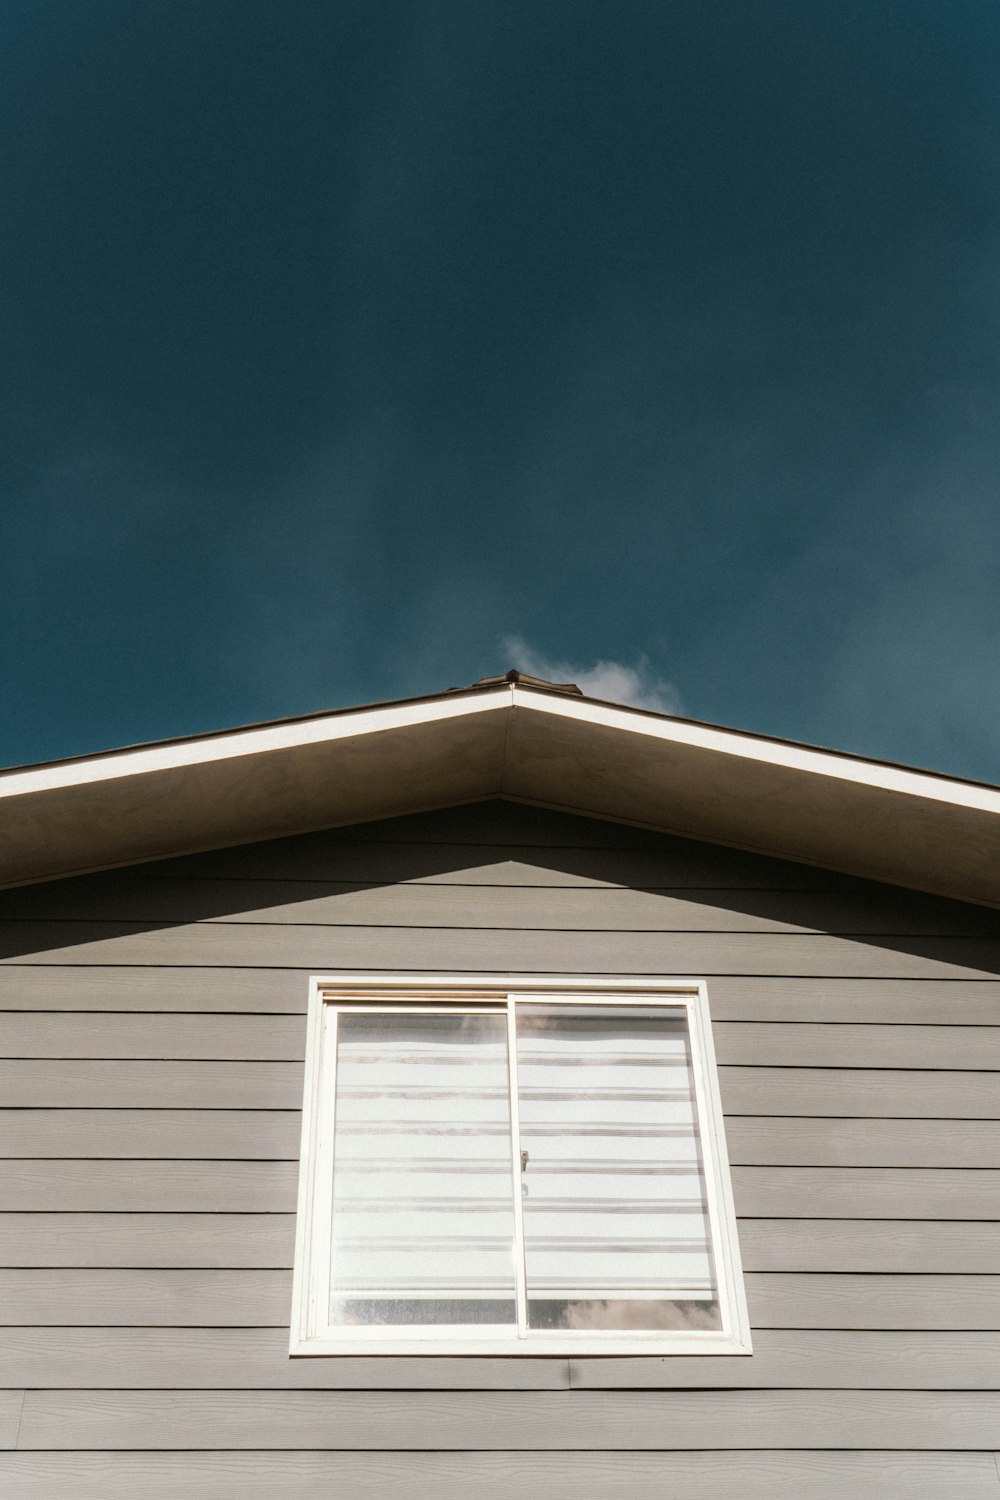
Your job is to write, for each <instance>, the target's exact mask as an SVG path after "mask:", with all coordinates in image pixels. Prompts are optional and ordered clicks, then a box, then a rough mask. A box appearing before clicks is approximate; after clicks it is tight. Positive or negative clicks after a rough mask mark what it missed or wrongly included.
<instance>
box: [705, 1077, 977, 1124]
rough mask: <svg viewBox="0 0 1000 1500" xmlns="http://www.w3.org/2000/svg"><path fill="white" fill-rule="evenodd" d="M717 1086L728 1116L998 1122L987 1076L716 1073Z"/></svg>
mask: <svg viewBox="0 0 1000 1500" xmlns="http://www.w3.org/2000/svg"><path fill="white" fill-rule="evenodd" d="M719 1085H720V1088H721V1090H722V1105H723V1108H724V1109H725V1111H726V1113H727V1114H734V1115H778V1114H783V1115H838V1116H844V1117H850V1116H857V1117H867V1116H872V1117H874V1118H876V1119H878V1118H887V1119H902V1118H913V1119H918V1120H919V1119H926V1120H933V1119H938V1118H941V1119H966V1120H974V1119H984V1120H995V1119H997V1118H1000V1089H998V1087H997V1078H996V1075H995V1074H993V1073H948V1072H933V1071H931V1070H930V1069H912V1070H903V1071H890V1070H889V1069H882V1068H741V1067H721V1068H720V1069H719Z"/></svg>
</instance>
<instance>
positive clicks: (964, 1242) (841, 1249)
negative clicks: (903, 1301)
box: [739, 1219, 1000, 1275]
mask: <svg viewBox="0 0 1000 1500" xmlns="http://www.w3.org/2000/svg"><path fill="white" fill-rule="evenodd" d="M739 1236H740V1248H741V1250H742V1252H743V1264H744V1266H745V1267H746V1268H747V1269H748V1270H751V1271H877V1272H906V1271H909V1272H928V1271H932V1272H942V1271H944V1272H950V1273H965V1274H967V1275H977V1274H981V1273H984V1272H985V1273H990V1274H994V1273H997V1272H1000V1232H998V1229H997V1225H996V1224H993V1223H983V1222H979V1221H974V1222H970V1221H969V1220H962V1221H954V1222H950V1223H940V1222H935V1221H932V1220H927V1219H924V1220H920V1221H918V1222H915V1223H910V1222H907V1221H905V1220H901V1219H882V1220H873V1219H867V1220H857V1219H817V1220H812V1219H743V1220H741V1221H740V1225H739Z"/></svg>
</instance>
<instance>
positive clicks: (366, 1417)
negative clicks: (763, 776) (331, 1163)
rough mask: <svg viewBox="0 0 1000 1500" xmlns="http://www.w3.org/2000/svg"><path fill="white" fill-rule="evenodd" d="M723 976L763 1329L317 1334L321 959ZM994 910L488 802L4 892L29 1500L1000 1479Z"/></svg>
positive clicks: (798, 1493)
mask: <svg viewBox="0 0 1000 1500" xmlns="http://www.w3.org/2000/svg"><path fill="white" fill-rule="evenodd" d="M397 967H398V968H400V969H405V970H411V969H426V970H428V971H450V970H454V971H462V970H468V971H481V970H496V971H498V972H500V973H503V972H505V971H522V972H523V971H539V972H553V973H561V972H567V973H570V972H580V973H591V974H602V975H619V974H621V975H625V974H627V975H636V974H643V973H648V974H651V975H653V974H655V975H662V976H671V975H686V976H692V975H693V976H696V977H704V978H706V979H707V980H708V982H709V999H710V1004H711V1009H712V1014H713V1020H714V1031H715V1040H716V1048H717V1051H718V1054H719V1059H720V1064H721V1086H722V1093H723V1100H724V1104H725V1108H726V1114H727V1132H728V1137H729V1150H730V1159H731V1162H732V1165H733V1178H734V1188H735V1194H736V1203H737V1209H738V1212H739V1214H740V1240H741V1246H742V1252H743V1259H744V1266H745V1269H746V1273H747V1275H746V1280H747V1293H748V1298H749V1302H750V1313H751V1321H752V1325H753V1331H754V1348H755V1352H754V1355H753V1356H752V1358H749V1359H746V1358H729V1359H719V1358H716V1359H708V1358H700V1359H696V1358H673V1359H653V1358H641V1359H617V1360H616V1359H597V1358H587V1359H574V1360H566V1359H547V1360H543V1359H524V1358H521V1359H519V1358H511V1359H490V1360H483V1359H468V1360H457V1359H429V1360H420V1359H385V1358H383V1359H379V1358H357V1359H344V1360H338V1359H313V1360H297V1361H290V1360H289V1359H288V1356H287V1352H286V1351H287V1341H288V1318H289V1306H290V1285H291V1271H290V1263H291V1250H292V1238H293V1211H294V1204H295V1191H296V1175H297V1162H296V1158H297V1153H298V1131H299V1119H298V1110H299V1107H300V1103H301V1095H302V1083H303V1080H302V1056H303V1047H304V1040H305V1025H304V1011H305V1001H306V977H307V975H308V974H309V973H310V972H318V971H322V972H326V973H332V972H335V971H336V970H337V969H346V970H357V969H364V968H371V969H375V970H384V969H391V968H397ZM998 975H1000V917H998V915H997V914H996V913H995V912H988V911H984V910H981V909H977V908H973V907H967V906H961V905H959V904H956V903H947V902H943V901H936V900H930V899H925V898H922V897H918V896H915V895H912V894H908V893H905V892H901V891H897V890H893V889H891V888H887V887H879V886H874V885H867V884H864V883H862V882H858V881H851V880H848V879H846V878H843V877H838V876H832V875H828V874H825V873H823V872H819V871H813V870H810V869H807V868H805V867H801V866H795V865H789V864H783V863H780V862H778V861H773V860H765V859H760V858H756V857H754V856H749V855H743V854H738V853H734V852H733V851H729V850H725V849H721V848H717V847H714V846H709V845H705V844H691V843H686V842H684V841H682V840H675V839H670V838H666V837H663V836H659V835H653V834H647V833H643V832H640V831H637V830H632V829H627V828H623V827H619V826H616V825H613V824H608V823H599V822H592V821H588V820H585V819H576V818H569V817H562V816H559V815H555V814H549V813H543V812H540V811H537V810H533V809H530V808H524V807H517V806H512V805H506V804H486V805H483V806H481V807H478V808H466V809H455V810H452V811H450V812H445V813H439V814H430V815H426V816H421V817H417V818H410V819H400V820H396V821H394V822H392V823H383V824H375V825H370V826H368V827H366V828H361V829H348V830H342V831H338V832H333V833H329V834H316V835H309V836H306V837H303V838H300V839H293V840H282V841H278V842H274V843H269V844H260V845H255V846H251V847H249V848H244V849H238V850H226V851H220V852H218V853H215V854H211V855H201V856H197V857H193V858H191V859H187V860H180V861H171V862H165V863H161V864H156V865H148V866H144V867H139V868H136V869H134V870H129V871H121V872H117V873H113V874H109V875H103V876H94V877H90V878H88V879H79V880H73V881H61V882H58V883H53V884H50V885H44V886H36V887H31V888H26V889H24V890H21V891H16V892H8V893H7V894H6V895H4V896H2V897H0V1056H2V1057H3V1058H5V1059H7V1061H2V1062H0V1104H2V1106H3V1109H2V1113H0V1152H2V1156H3V1160H2V1161H0V1266H2V1267H3V1269H0V1324H2V1325H6V1326H3V1327H2V1328H0V1448H4V1449H6V1450H8V1451H6V1452H4V1453H2V1454H0V1490H2V1492H3V1493H4V1494H6V1495H10V1496H11V1497H12V1500H42V1497H44V1500H98V1497H99V1500H119V1497H122V1500H124V1497H126V1496H128V1497H129V1500H131V1497H132V1496H133V1495H134V1494H135V1493H141V1494H143V1495H144V1496H146V1497H147V1500H175V1497H177V1496H184V1497H185V1500H202V1497H204V1500H209V1497H211V1500H222V1497H225V1500H230V1497H232V1500H235V1497H237V1496H238V1497H239V1500H272V1497H277V1496H281V1497H282V1500H305V1497H308V1500H314V1497H319V1496H326V1495H328V1494H330V1493H333V1492H337V1493H340V1494H344V1495H348V1496H350V1497H351V1500H373V1497H382V1496H387V1495H390V1494H395V1493H397V1492H398V1493H402V1494H405V1495H406V1496H407V1497H408V1500H425V1497H426V1500H430V1497H434V1500H438V1497H440V1496H442V1495H465V1494H475V1495H476V1497H477V1500H519V1497H527V1496H531V1497H532V1500H534V1497H535V1496H536V1494H537V1493H538V1492H539V1489H540V1487H541V1488H543V1490H544V1493H545V1495H546V1500H570V1497H572V1500H579V1497H581V1496H586V1497H590V1496H593V1497H597V1500H619V1497H621V1500H625V1497H628V1500H647V1497H648V1500H653V1497H656V1500H660V1497H662V1496H664V1495H667V1494H669V1495H678V1496H681V1495H683V1497H684V1500H737V1497H738V1500H765V1497H766V1500H792V1497H794V1500H843V1497H844V1496H847V1495H850V1496H851V1497H852V1500H868V1497H876V1496H877V1497H878V1500H918V1497H919V1500H952V1497H954V1500H959V1497H961V1500H980V1497H987V1496H988V1497H991V1500H1000V1475H998V1469H997V1466H996V1463H995V1460H994V1450H995V1449H997V1448H1000V1402H998V1400H997V1397H996V1394H995V1390H996V1387H997V1386H998V1384H1000V1295H998V1294H1000V1236H998V1235H997V1232H996V1224H995V1222H994V1221H995V1220H996V1219H997V1218H1000V1207H998V1203H1000V1198H998V1188H1000V1091H998V1089H997V1078H996V1072H997V1070H998V1069H1000V979H998V977H997V976H998Z"/></svg>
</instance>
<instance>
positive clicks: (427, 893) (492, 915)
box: [0, 862, 1000, 938]
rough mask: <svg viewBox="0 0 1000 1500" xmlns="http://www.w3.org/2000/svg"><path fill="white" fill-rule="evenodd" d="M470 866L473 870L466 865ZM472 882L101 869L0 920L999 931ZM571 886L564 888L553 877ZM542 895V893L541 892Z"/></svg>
mask: <svg viewBox="0 0 1000 1500" xmlns="http://www.w3.org/2000/svg"><path fill="white" fill-rule="evenodd" d="M470 873H472V872H470ZM474 873H475V875H476V879H475V880H474V881H469V880H466V879H465V876H464V872H455V874H454V876H453V878H452V879H451V880H450V881H448V882H446V881H445V880H444V879H443V878H442V877H435V878H433V879H430V880H426V881H402V882H394V883H392V884H386V885H372V884H362V883H358V882H356V881H343V880H342V881H315V880H314V881H302V880H297V881H275V880H191V879H183V878H177V877H173V878H171V877H164V876H162V875H158V874H157V873H156V872H155V869H152V870H150V871H149V872H148V873H145V874H143V875H141V876H139V877H138V878H137V877H136V875H135V874H129V875H127V876H121V875H116V876H104V877H97V878H92V879H88V880H80V881H67V882H64V883H61V884H60V885H58V886H56V887H53V886H51V885H42V886H30V887H27V888H25V889H23V890H19V891H11V892H7V893H3V894H0V919H3V920H5V921H11V920H14V919H22V920H23V919H51V918H58V919H59V920H61V921H93V920H103V921H128V922H147V921H148V922H154V923H167V922H184V923H189V922H198V921H218V920H226V921H230V922H240V923H265V924H273V923H278V924H285V925H288V924H291V925H294V924H307V925H321V926H352V925H363V926H378V927H383V926H385V927H410V926H418V927H475V928H525V929H532V928H543V929H555V930H559V929H566V930H569V931H579V930H582V931H598V930H607V931H625V932H628V931H650V932H660V931H677V932H687V931H702V932H778V933H780V932H833V933H872V934H880V933H896V934H898V933H911V934H914V933H915V934H928V933H935V934H939V935H956V936H957V935H966V936H981V937H993V938H996V937H997V936H998V931H1000V919H998V917H997V915H996V913H995V912H992V911H987V910H985V909H984V908H982V907H974V906H964V905H962V904H961V903H958V902H943V901H941V902H935V901H932V900H930V899H927V898H924V899H921V898H919V897H915V896H912V895H910V894H908V893H905V892H894V891H892V890H891V889H886V890H882V889H880V888H879V887H874V888H873V889H872V890H871V891H867V890H866V891H865V892H864V893H863V894H861V893H859V892H854V891H852V892H848V891H844V890H837V891H809V892H803V891H794V890H764V891H760V892H758V891H733V890H727V889H720V888H712V887H695V888H691V889H688V890H685V891H684V892H683V893H682V894H680V893H678V892H677V890H676V889H674V888H660V889H656V890H649V889H641V888H638V889H637V888H634V887H631V886H628V887H622V886H615V885H609V884H597V883H594V882H587V883H581V882H579V881H574V880H573V879H572V877H567V876H563V875H560V874H559V872H552V871H547V872H545V873H546V875H547V879H546V880H544V881H542V882H539V881H538V879H537V875H538V873H539V872H538V870H537V868H532V867H531V866H529V865H525V864H523V863H521V862H516V863H514V862H512V863H509V864H500V865H493V866H490V867H486V868H483V869H479V870H477V871H475V872H474ZM557 878H558V879H559V881H569V882H570V883H568V884H562V883H560V884H556V883H555V881H556V879H557ZM540 890H541V891H543V892H544V896H543V897H541V898H540V896H539V891H540Z"/></svg>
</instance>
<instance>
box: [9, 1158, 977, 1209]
mask: <svg viewBox="0 0 1000 1500" xmlns="http://www.w3.org/2000/svg"><path fill="white" fill-rule="evenodd" d="M246 1154H247V1155H249V1154H250V1153H249V1152H247V1153H246ZM733 1191H734V1195H735V1200H736V1211H737V1213H738V1214H740V1215H741V1217H743V1218H744V1219H749V1218H760V1217H764V1218H781V1217H789V1218H809V1219H815V1218H832V1219H841V1218H843V1219H942V1220H949V1219H959V1220H965V1219H984V1220H1000V1171H996V1170H975V1169H966V1170H965V1171H962V1172H953V1171H949V1170H947V1169H944V1168H941V1169H936V1168H924V1169H921V1168H905V1169H896V1168H884V1167H864V1168H850V1167H740V1166H737V1167H735V1168H734V1169H733ZM297 1192H298V1165H297V1163H295V1162H293V1161H288V1162H285V1161H252V1160H229V1161H225V1160H223V1161H174V1160H164V1161H158V1160H152V1159H149V1158H137V1159H134V1160H127V1159H118V1160H115V1161H101V1160H97V1161H87V1160H78V1159H73V1158H69V1159H66V1160H58V1159H54V1158H53V1159H49V1160H34V1159H22V1160H16V1159H10V1158H8V1159H4V1160H0V1211H4V1212H10V1211H25V1210H27V1211H41V1210H45V1211H49V1212H63V1213H66V1212H81V1211H97V1212H109V1211H111V1210H115V1209H117V1210H120V1211H134V1212H139V1213H151V1212H155V1211H157V1210H165V1209H166V1210H171V1211H179V1212H185V1213H211V1212H213V1211H214V1212H217V1213H294V1211H295V1205H296V1201H297Z"/></svg>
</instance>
